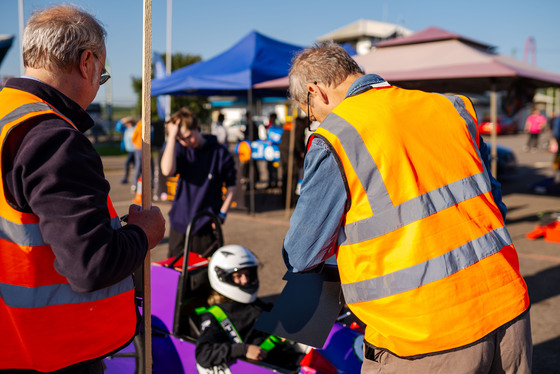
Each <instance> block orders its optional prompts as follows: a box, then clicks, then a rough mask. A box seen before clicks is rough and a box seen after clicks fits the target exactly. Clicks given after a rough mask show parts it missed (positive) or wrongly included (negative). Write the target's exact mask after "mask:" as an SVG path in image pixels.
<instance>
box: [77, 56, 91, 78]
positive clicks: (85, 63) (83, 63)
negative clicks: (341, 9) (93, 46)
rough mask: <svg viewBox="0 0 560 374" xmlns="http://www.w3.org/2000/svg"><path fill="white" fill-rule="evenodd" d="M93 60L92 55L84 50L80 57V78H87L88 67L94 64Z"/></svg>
mask: <svg viewBox="0 0 560 374" xmlns="http://www.w3.org/2000/svg"><path fill="white" fill-rule="evenodd" d="M93 60H94V56H93V53H92V52H91V51H90V50H89V49H86V50H85V51H83V52H82V54H81V55H80V62H79V64H80V66H79V71H80V75H81V76H82V78H84V79H88V78H89V71H88V69H91V66H90V65H91V64H93V63H94V61H93Z"/></svg>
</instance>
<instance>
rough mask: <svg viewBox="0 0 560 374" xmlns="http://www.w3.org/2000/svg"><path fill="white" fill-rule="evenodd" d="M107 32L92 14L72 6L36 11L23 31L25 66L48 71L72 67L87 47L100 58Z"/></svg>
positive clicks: (66, 70) (64, 69)
mask: <svg viewBox="0 0 560 374" xmlns="http://www.w3.org/2000/svg"><path fill="white" fill-rule="evenodd" d="M106 35H107V32H106V31H105V29H104V28H103V26H102V25H101V23H100V22H99V21H98V20H97V19H96V18H95V17H94V16H92V15H91V14H89V13H87V12H85V11H83V10H80V9H78V8H77V7H75V6H73V5H58V6H54V7H50V8H46V9H43V10H40V11H37V12H34V13H33V14H32V15H31V17H30V18H29V21H28V22H27V25H26V26H25V30H24V32H23V43H22V44H23V65H24V66H25V67H26V68H34V69H40V68H43V69H45V70H47V71H49V72H57V71H65V72H68V71H70V70H72V67H73V66H75V64H77V63H78V62H79V61H80V56H81V54H82V52H83V51H85V50H86V49H89V50H91V51H92V52H93V53H95V54H96V55H97V56H98V57H99V55H100V54H101V52H102V51H103V50H104V48H105V37H106Z"/></svg>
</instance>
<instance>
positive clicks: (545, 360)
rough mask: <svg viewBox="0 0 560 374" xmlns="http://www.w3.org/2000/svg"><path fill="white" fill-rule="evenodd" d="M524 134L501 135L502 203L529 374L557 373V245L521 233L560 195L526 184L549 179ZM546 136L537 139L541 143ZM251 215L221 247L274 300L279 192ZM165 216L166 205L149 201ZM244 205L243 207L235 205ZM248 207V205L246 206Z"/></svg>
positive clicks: (546, 162) (241, 213)
mask: <svg viewBox="0 0 560 374" xmlns="http://www.w3.org/2000/svg"><path fill="white" fill-rule="evenodd" d="M526 139H527V134H517V135H501V136H498V143H499V144H501V145H504V146H506V147H509V148H510V149H512V150H513V151H514V153H515V155H516V156H517V160H518V168H517V171H516V172H515V173H514V174H511V175H507V176H504V178H503V180H502V184H503V193H504V202H505V203H506V205H507V206H508V214H507V222H506V223H507V227H508V229H509V231H510V234H511V236H512V238H513V242H514V244H515V246H516V248H517V251H518V253H519V261H520V269H521V273H522V274H523V276H524V278H525V280H526V282H527V284H528V286H529V292H530V296H531V301H532V309H531V320H532V329H533V342H534V345H535V348H534V364H533V367H534V370H533V373H536V374H539V373H543V374H549V373H551V374H554V373H560V355H559V353H558V352H560V317H559V315H560V243H552V242H546V241H544V240H543V239H536V240H528V239H527V238H526V237H525V235H526V234H527V233H528V232H530V231H532V230H533V229H534V228H535V226H536V225H537V224H538V223H539V214H540V213H542V212H545V211H551V210H555V211H560V196H550V195H539V194H536V193H534V192H532V190H531V186H532V185H533V184H534V183H536V182H538V181H540V180H542V179H544V178H547V177H550V176H552V173H553V169H552V157H553V155H552V154H551V153H550V152H548V151H547V150H546V149H545V147H544V146H543V148H542V149H541V150H539V151H538V152H536V153H525V152H523V145H524V144H525V143H526ZM546 140H547V136H546V135H543V136H542V137H541V142H542V143H543V144H544V143H546ZM104 165H105V171H106V177H107V179H108V180H109V182H110V183H111V199H112V200H113V202H114V205H115V208H116V209H117V212H118V213H119V214H120V215H122V214H125V213H127V210H128V206H129V204H130V202H131V200H132V198H133V195H132V194H131V192H130V187H129V186H128V185H121V184H120V180H121V179H122V176H123V165H124V158H123V157H106V158H104ZM254 198H255V207H256V209H255V211H256V213H253V214H249V213H248V212H247V210H246V209H239V208H238V209H234V210H232V211H231V212H230V213H229V214H228V218H227V221H226V223H225V225H224V226H223V231H224V237H225V242H226V244H241V245H244V246H246V247H248V248H250V249H251V250H252V251H254V252H255V253H256V254H257V256H258V257H259V259H260V261H261V262H262V268H261V270H260V279H261V289H260V296H261V297H266V298H270V299H274V297H275V296H276V295H278V294H279V293H280V292H281V290H282V288H283V286H284V281H283V280H282V277H283V275H284V273H285V266H284V263H283V261H282V256H281V249H282V241H283V238H284V235H285V233H286V231H287V230H288V226H289V212H288V214H286V212H285V211H284V210H283V209H282V208H281V206H280V204H279V191H275V190H270V191H268V192H266V190H258V191H257V192H256V194H255V197H254ZM153 203H154V204H155V205H157V206H159V207H160V208H161V209H162V211H163V213H164V216H165V217H166V218H167V213H168V211H169V208H170V207H171V203H170V202H162V201H154V202H153ZM240 205H243V204H240ZM245 206H247V205H245ZM166 253H167V235H166V237H165V238H164V240H163V241H162V243H160V244H159V245H158V246H157V247H156V248H155V249H154V250H153V251H152V259H153V260H161V259H164V258H165V255H166Z"/></svg>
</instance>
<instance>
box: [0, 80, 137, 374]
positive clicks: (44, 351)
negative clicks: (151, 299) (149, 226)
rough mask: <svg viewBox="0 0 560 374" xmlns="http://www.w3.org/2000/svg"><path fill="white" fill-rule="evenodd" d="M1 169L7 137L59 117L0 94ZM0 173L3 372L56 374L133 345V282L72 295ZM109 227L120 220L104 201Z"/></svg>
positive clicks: (21, 97) (32, 219) (36, 102)
mask: <svg viewBox="0 0 560 374" xmlns="http://www.w3.org/2000/svg"><path fill="white" fill-rule="evenodd" d="M0 103H1V104H0V130H1V132H0V163H1V165H4V160H3V156H2V146H3V145H4V143H5V141H6V137H7V135H8V134H9V132H10V130H12V129H13V128H15V127H16V126H18V125H19V124H20V123H22V122H23V121H25V120H27V119H29V118H31V117H35V116H41V115H45V114H46V115H52V114H56V115H58V116H60V117H61V118H63V119H64V120H66V121H67V122H68V123H69V124H70V125H72V126H73V127H75V126H74V125H73V124H72V123H71V122H70V120H68V119H67V118H65V117H64V116H63V115H62V114H60V113H58V112H57V111H56V110H55V109H54V108H53V107H51V106H50V105H49V104H48V103H46V102H45V101H43V100H41V99H40V98H38V97H36V96H34V95H32V94H30V93H27V92H24V91H20V90H16V89H11V88H4V89H3V90H2V91H1V92H0ZM3 173H4V171H3V170H2V169H1V168H0V369H27V370H36V371H54V370H58V369H62V368H65V367H68V366H71V365H74V364H76V363H80V362H84V361H88V360H93V359H98V358H101V357H104V356H105V355H107V354H109V353H111V352H113V351H116V350H118V349H120V348H121V347H123V346H124V345H126V344H128V342H130V341H131V340H132V339H133V337H134V334H135V330H136V324H137V313H136V306H135V301H134V285H133V282H132V278H131V277H128V278H127V279H125V280H123V281H121V282H119V283H118V284H115V285H113V286H110V287H107V288H104V289H101V290H98V291H94V292H88V293H77V292H74V291H73V290H72V289H71V288H70V285H69V284H68V280H67V279H66V278H64V277H63V276H62V275H60V274H59V273H57V271H56V270H55V268H54V259H55V256H54V253H53V251H52V249H51V247H50V246H49V245H48V244H47V243H45V242H44V241H43V236H42V234H41V231H40V228H39V218H38V217H37V216H36V215H34V214H32V213H24V212H21V211H18V210H16V209H14V207H12V205H10V204H9V203H8V201H7V198H6V191H5V189H4V184H3V183H4V177H3ZM107 204H108V208H109V212H110V215H111V219H112V225H113V227H114V228H117V227H120V222H119V218H118V216H117V213H116V211H115V209H114V208H113V205H112V203H111V201H110V200H109V199H108V200H107Z"/></svg>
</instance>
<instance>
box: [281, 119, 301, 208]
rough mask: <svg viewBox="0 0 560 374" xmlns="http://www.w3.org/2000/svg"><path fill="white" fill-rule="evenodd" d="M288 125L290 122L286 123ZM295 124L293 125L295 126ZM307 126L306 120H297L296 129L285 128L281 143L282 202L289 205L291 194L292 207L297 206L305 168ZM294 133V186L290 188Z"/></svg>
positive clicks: (292, 169)
mask: <svg viewBox="0 0 560 374" xmlns="http://www.w3.org/2000/svg"><path fill="white" fill-rule="evenodd" d="M286 124H288V122H286ZM293 125H294V124H291V126H293ZM305 125H306V121H305V119H304V118H300V117H298V118H296V119H295V128H294V129H293V130H292V129H291V127H290V128H288V127H287V126H284V132H283V133H282V139H281V141H280V159H281V160H282V201H283V204H284V205H286V203H287V200H286V198H287V196H288V194H290V195H289V196H290V205H291V206H295V204H296V200H297V199H296V198H297V195H296V188H297V184H298V181H299V175H300V170H301V169H302V168H303V158H304V156H305ZM292 131H294V146H293V151H292V152H293V153H292V156H293V157H292V164H291V171H292V184H291V185H290V186H288V175H289V174H288V173H289V171H290V137H291V133H292Z"/></svg>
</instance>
